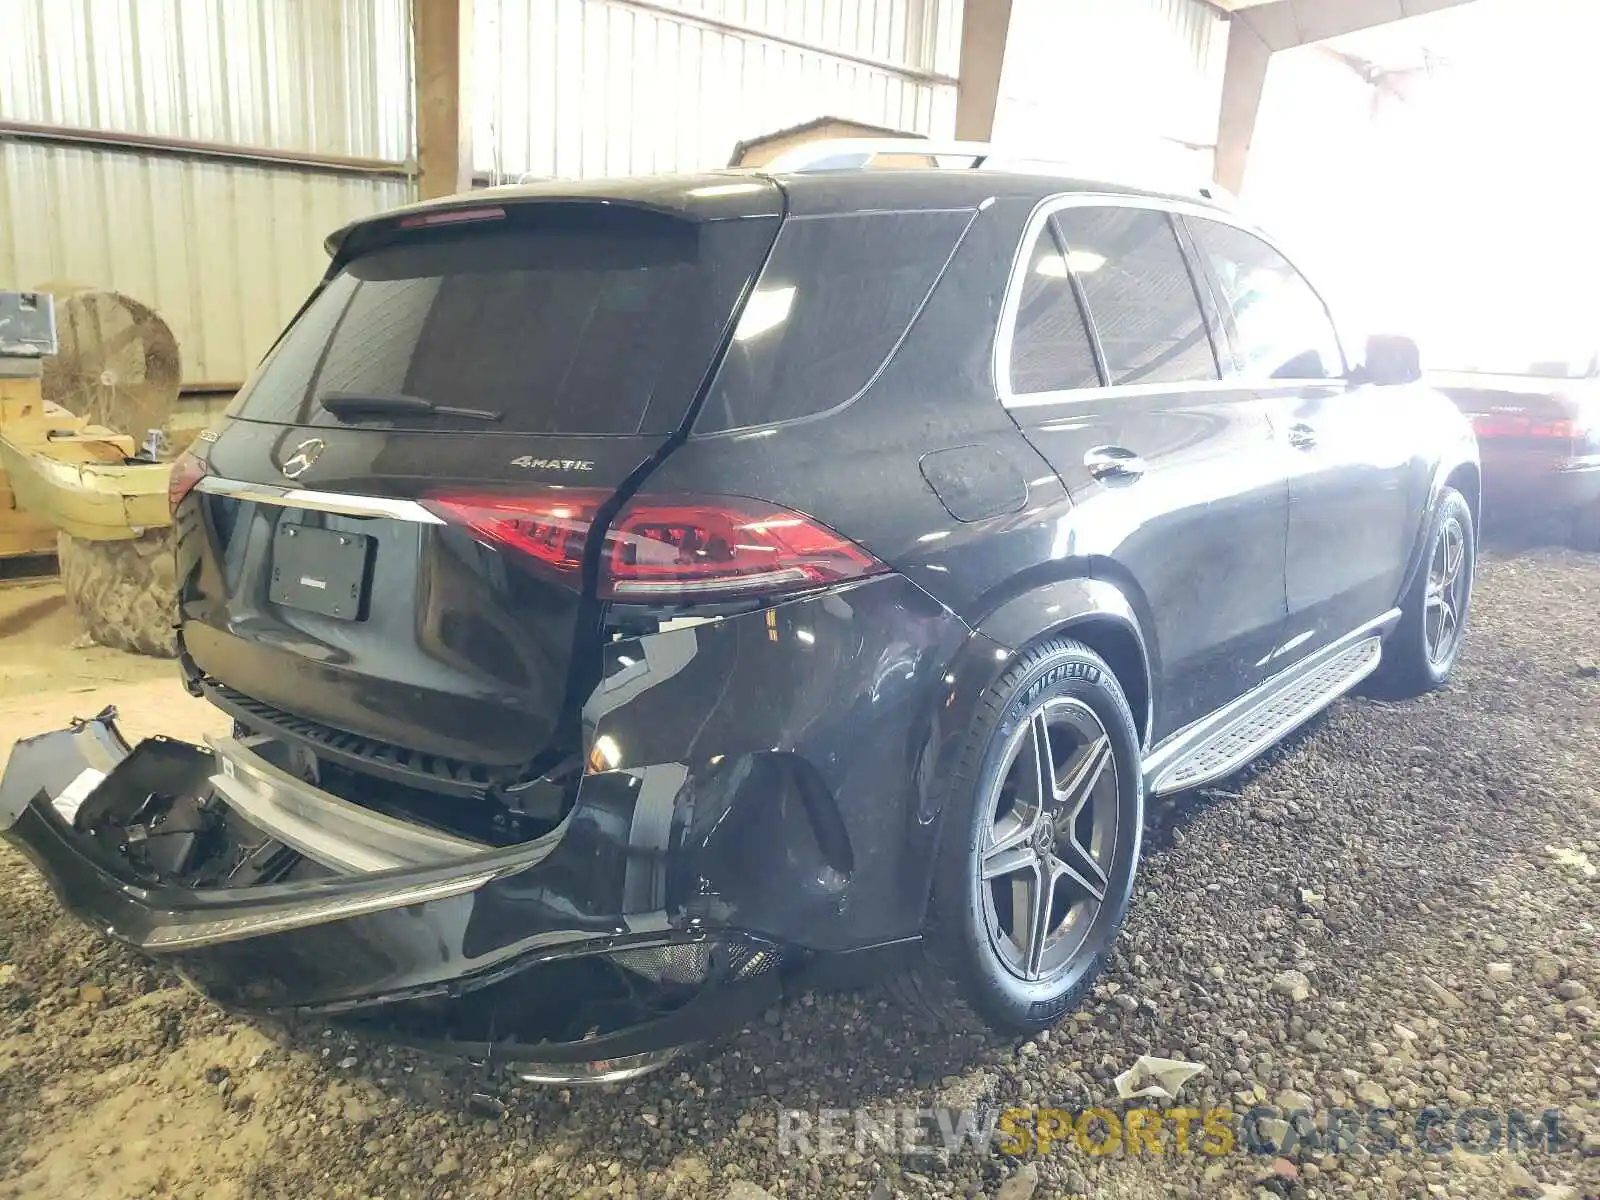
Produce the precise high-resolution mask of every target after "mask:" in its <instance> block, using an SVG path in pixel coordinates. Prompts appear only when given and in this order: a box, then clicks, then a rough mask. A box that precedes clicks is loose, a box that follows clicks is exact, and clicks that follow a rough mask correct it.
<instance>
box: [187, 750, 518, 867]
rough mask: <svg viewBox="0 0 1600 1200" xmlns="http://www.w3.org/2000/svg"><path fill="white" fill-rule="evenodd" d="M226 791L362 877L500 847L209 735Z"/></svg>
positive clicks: (316, 853) (296, 842)
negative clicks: (329, 788) (322, 783)
mask: <svg viewBox="0 0 1600 1200" xmlns="http://www.w3.org/2000/svg"><path fill="white" fill-rule="evenodd" d="M206 744H207V745H208V746H210V747H211V750H212V752H213V753H214V754H216V756H217V763H218V766H219V767H220V770H219V771H218V772H217V774H215V775H213V776H212V777H211V785H212V787H214V788H216V790H217V793H218V795H220V796H221V797H222V799H223V800H224V801H226V802H227V804H228V807H230V808H232V809H233V810H234V811H235V812H237V813H238V814H239V815H240V816H241V817H243V818H244V819H245V820H247V821H249V822H250V823H251V824H252V825H254V826H255V827H256V828H258V829H260V830H261V831H262V832H263V833H266V834H269V835H270V836H272V837H274V838H276V839H278V841H280V842H282V843H284V845H286V846H290V847H292V848H293V849H295V850H298V851H299V852H300V853H301V854H304V855H305V856H306V857H307V858H309V859H312V860H313V861H315V862H319V863H321V864H322V865H323V866H326V867H332V868H333V869H334V870H336V871H343V872H345V873H347V874H352V875H357V874H365V873H369V872H373V871H390V870H394V869H396V868H399V867H423V866H437V865H440V864H442V863H448V862H453V861H455V860H457V859H463V858H470V857H472V856H474V855H478V854H483V853H484V852H485V851H488V850H491V849H492V847H490V846H484V845H480V844H479V843H477V842H470V841H467V840H466V839H464V838H458V837H454V836H452V835H450V834H448V833H441V832H439V831H437V830H433V829H428V828H426V827H424V826H421V825H415V824H412V823H411V822H409V821H402V820H399V819H397V818H395V817H389V816H385V815H383V814H382V813H377V812H373V811H372V810H371V809H367V808H362V807H361V806H360V805H359V804H352V803H350V802H349V801H348V800H341V799H340V798H339V797H337V796H335V795H333V794H331V793H329V792H325V791H323V790H322V789H321V788H318V787H315V786H313V785H312V784H309V783H307V782H305V781H304V780H303V779H298V778H296V777H295V776H293V775H290V774H289V773H288V772H287V771H283V770H280V769H279V768H278V767H276V766H274V765H273V764H271V763H269V762H267V761H266V760H265V759H264V758H262V757H261V756H260V755H258V754H256V753H255V752H254V751H252V750H251V749H250V748H249V747H248V746H246V745H245V744H244V743H243V742H240V741H238V740H237V739H236V738H231V737H207V738H206Z"/></svg>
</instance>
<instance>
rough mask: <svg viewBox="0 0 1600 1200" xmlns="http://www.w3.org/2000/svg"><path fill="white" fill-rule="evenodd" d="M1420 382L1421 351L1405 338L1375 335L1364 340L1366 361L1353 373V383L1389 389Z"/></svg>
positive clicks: (1410, 340) (1413, 342)
mask: <svg viewBox="0 0 1600 1200" xmlns="http://www.w3.org/2000/svg"><path fill="white" fill-rule="evenodd" d="M1421 378H1422V351H1421V350H1420V349H1419V348H1418V346H1417V343H1416V342H1415V341H1413V340H1412V339H1411V338H1408V337H1401V336H1400V335H1398V334H1392V333H1375V334H1373V335H1372V336H1371V337H1369V338H1368V339H1367V356H1366V361H1365V362H1363V363H1362V364H1361V365H1360V366H1359V367H1357V368H1356V369H1355V371H1354V373H1353V379H1354V381H1355V382H1356V383H1371V384H1376V385H1377V386H1378V387H1392V386H1393V385H1395V384H1400V383H1415V382H1416V381H1417V380H1419V379H1421Z"/></svg>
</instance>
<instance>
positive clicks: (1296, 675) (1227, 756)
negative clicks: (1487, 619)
mask: <svg viewBox="0 0 1600 1200" xmlns="http://www.w3.org/2000/svg"><path fill="white" fill-rule="evenodd" d="M1399 619H1400V611H1399V609H1395V610H1394V611H1392V612H1390V613H1387V614H1385V616H1384V617H1383V618H1381V619H1380V620H1378V621H1376V622H1373V623H1372V624H1371V625H1368V626H1365V627H1363V628H1362V629H1359V630H1357V631H1356V632H1355V633H1353V634H1351V635H1349V636H1348V637H1345V638H1343V639H1341V640H1340V641H1338V642H1335V643H1334V644H1333V645H1331V646H1328V647H1327V648H1326V649H1324V650H1322V651H1321V652H1319V653H1318V654H1315V655H1313V656H1312V657H1310V658H1308V659H1306V660H1305V661H1303V662H1299V663H1296V664H1295V665H1294V666H1292V667H1290V668H1289V669H1288V670H1286V671H1284V672H1282V673H1281V674H1279V675H1275V676H1274V677H1272V678H1271V679H1269V680H1267V681H1266V682H1265V683H1262V684H1260V685H1259V686H1257V687H1255V688H1254V689H1252V690H1251V691H1249V692H1247V693H1245V694H1244V695H1243V696H1241V697H1239V699H1237V700H1235V701H1234V702H1233V703H1232V704H1230V705H1228V706H1227V707H1226V708H1223V709H1220V710H1218V711H1217V712H1216V713H1213V714H1212V715H1211V716H1209V717H1206V718H1203V719H1202V720H1200V721H1197V722H1195V724H1193V725H1191V726H1189V727H1188V728H1187V729H1184V730H1181V731H1179V732H1178V733H1176V734H1174V735H1173V736H1172V737H1171V738H1169V739H1167V741H1166V742H1164V743H1162V744H1161V745H1160V746H1158V747H1156V749H1155V750H1154V751H1152V752H1151V754H1150V755H1148V756H1147V757H1146V759H1145V763H1144V772H1145V791H1146V792H1147V793H1148V794H1149V795H1152V796H1158V795H1162V794H1163V793H1167V792H1179V791H1183V790H1185V789H1186V788H1192V787H1198V786H1199V785H1201V784H1202V783H1208V782H1210V781H1211V780H1213V779H1220V778H1221V777H1222V776H1224V775H1227V774H1229V773H1231V772H1233V771H1236V770H1238V769H1239V768H1240V767H1242V766H1243V765H1244V764H1245V763H1247V762H1249V761H1250V760H1251V759H1252V758H1255V757H1256V756H1257V755H1258V754H1260V753H1261V752H1262V751H1263V750H1265V749H1267V747H1269V746H1271V745H1272V744H1273V743H1274V742H1277V741H1280V740H1281V739H1282V738H1283V737H1284V736H1285V735H1287V734H1289V733H1290V732H1292V731H1293V730H1294V729H1295V728H1296V727H1298V726H1300V725H1302V724H1304V723H1305V722H1306V721H1308V720H1309V719H1310V718H1311V717H1313V716H1315V715H1316V714H1317V713H1318V712H1320V711H1321V710H1322V709H1324V708H1326V707H1327V706H1328V705H1329V704H1331V703H1333V702H1334V701H1335V700H1337V699H1338V698H1339V697H1340V696H1342V695H1344V693H1346V692H1348V691H1349V690H1350V689H1351V688H1353V687H1355V685H1356V684H1358V683H1360V682H1361V681H1362V680H1363V679H1365V678H1366V677H1367V676H1368V675H1370V674H1372V672H1373V671H1375V670H1376V669H1377V667H1378V663H1379V661H1380V660H1381V659H1382V657H1383V635H1384V634H1385V633H1386V632H1388V630H1389V629H1391V628H1393V626H1394V624H1395V622H1396V621H1398V620H1399Z"/></svg>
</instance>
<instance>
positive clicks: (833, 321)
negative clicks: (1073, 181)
mask: <svg viewBox="0 0 1600 1200" xmlns="http://www.w3.org/2000/svg"><path fill="white" fill-rule="evenodd" d="M971 219H972V213H971V212H970V211H967V210H960V211H949V210H943V211H935V212H877V213H851V214H846V215H842V216H817V217H791V218H790V219H789V220H788V221H787V222H786V223H785V224H784V226H783V230H782V232H780V233H779V234H778V241H777V243H776V245H774V246H773V248H772V257H771V259H770V261H769V262H768V263H767V266H766V269H765V270H764V271H762V273H761V281H760V284H759V285H758V286H757V288H756V290H755V291H754V292H753V293H751V296H750V299H749V301H748V302H747V303H746V305H745V309H744V312H743V313H742V314H741V315H740V318H739V324H738V325H737V326H736V327H735V328H734V334H733V340H732V342H731V344H730V345H729V347H728V354H727V357H726V358H725V359H724V360H723V363H722V368H721V369H720V370H719V371H718V373H717V378H716V382H715V383H714V384H713V385H712V389H711V393H710V395H709V396H708V397H707V398H706V406H705V408H704V409H703V410H702V411H701V415H700V418H699V420H698V421H697V422H696V423H695V428H696V430H697V431H699V432H717V431H721V430H727V429H741V428H744V427H747V426H751V425H766V424H770V423H772V422H776V421H791V420H794V419H795V418H797V417H807V416H812V415H814V414H816V413H820V412H826V411H828V410H829V409H832V408H837V407H839V406H840V405H842V404H846V403H848V402H849V401H851V400H853V399H855V397H856V396H857V395H859V394H860V393H861V391H862V389H863V388H865V387H866V386H867V384H868V383H870V382H871V381H872V378H873V376H874V375H876V374H877V372H878V369H879V368H880V367H882V366H883V364H884V362H885V361H886V360H887V359H888V357H889V355H890V354H891V353H892V352H893V350H894V348H895V346H896V345H897V344H898V343H899V341H900V339H901V337H903V336H904V335H905V333H906V330H907V329H908V328H910V325H911V322H912V320H913V318H915V317H916V315H917V312H918V311H919V310H920V309H921V307H922V303H923V301H924V300H926V299H927V297H928V293H929V292H930V291H931V290H932V289H933V285H934V283H935V282H936V281H937V280H938V278H939V273H940V272H941V271H942V270H943V269H944V265H945V263H946V262H948V261H949V259H950V255H951V253H952V252H953V251H954V250H955V247H956V244H957V243H958V242H959V241H960V239H961V235H962V232H963V231H964V230H965V229H966V227H967V224H968V223H969V222H970V221H971Z"/></svg>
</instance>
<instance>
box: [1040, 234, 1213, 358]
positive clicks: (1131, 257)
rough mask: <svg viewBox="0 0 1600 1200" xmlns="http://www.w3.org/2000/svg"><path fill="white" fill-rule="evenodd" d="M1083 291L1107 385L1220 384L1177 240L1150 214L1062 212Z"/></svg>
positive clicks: (1066, 239) (1066, 238) (1072, 261)
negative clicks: (1102, 359) (1097, 342)
mask: <svg viewBox="0 0 1600 1200" xmlns="http://www.w3.org/2000/svg"><path fill="white" fill-rule="evenodd" d="M1051 222H1052V224H1053V225H1054V226H1055V228H1056V231H1057V233H1058V235H1059V236H1060V238H1061V240H1062V242H1063V243H1064V244H1065V246H1066V249H1067V263H1068V265H1069V266H1070V268H1071V270H1072V274H1073V276H1074V277H1075V278H1076V279H1077V280H1078V283H1079V286H1080V287H1082V289H1083V296H1084V300H1085V302H1086V303H1087V305H1088V307H1089V318H1090V322H1091V324H1092V325H1093V326H1094V332H1095V336H1096V337H1097V338H1098V339H1099V342H1100V349H1101V352H1102V354H1103V355H1104V358H1105V364H1106V374H1107V375H1108V376H1109V379H1108V381H1107V382H1109V383H1111V384H1113V385H1115V384H1141V383H1142V384H1160V383H1192V382H1198V381H1203V380H1214V379H1217V378H1219V377H1220V376H1219V372H1218V368H1217V358H1216V354H1215V352H1214V350H1213V347H1212V344H1211V335H1210V333H1209V331H1208V330H1207V328H1206V322H1205V317H1204V315H1203V314H1202V312H1201V308H1200V299H1199V296H1198V294H1197V293H1196V291H1195V284H1194V280H1193V279H1192V278H1191V277H1190V274H1189V267H1188V264H1187V263H1186V262H1185V261H1184V257H1183V251H1182V250H1181V249H1180V248H1179V246H1178V237H1177V233H1176V232H1175V231H1174V230H1173V227H1172V222H1171V219H1170V218H1169V217H1168V216H1167V214H1166V213H1165V212H1162V211H1160V210H1159V209H1150V208H1120V207H1118V208H1111V207H1106V208H1076V207H1073V208H1064V209H1061V210H1060V211H1058V212H1057V213H1056V214H1055V215H1054V216H1052V217H1051Z"/></svg>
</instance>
